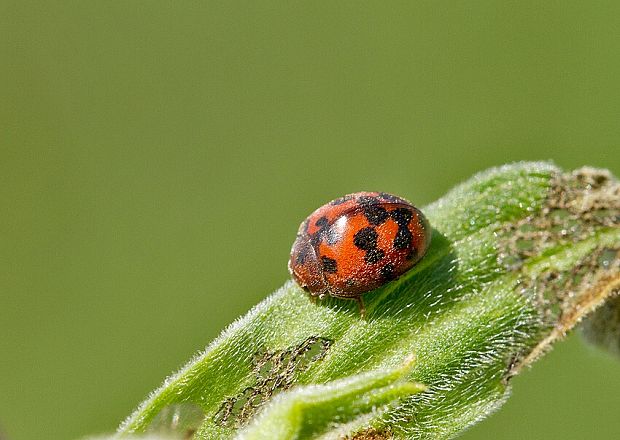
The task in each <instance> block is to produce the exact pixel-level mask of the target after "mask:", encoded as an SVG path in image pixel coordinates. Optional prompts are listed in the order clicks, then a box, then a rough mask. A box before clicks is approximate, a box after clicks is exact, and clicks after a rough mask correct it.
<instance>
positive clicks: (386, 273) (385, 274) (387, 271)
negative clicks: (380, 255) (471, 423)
mask: <svg viewBox="0 0 620 440" xmlns="http://www.w3.org/2000/svg"><path fill="white" fill-rule="evenodd" d="M380 272H381V278H383V279H384V280H385V281H390V280H393V279H394V278H395V275H394V265H393V264H392V263H388V264H386V265H385V266H383V267H382V268H381V271H380Z"/></svg>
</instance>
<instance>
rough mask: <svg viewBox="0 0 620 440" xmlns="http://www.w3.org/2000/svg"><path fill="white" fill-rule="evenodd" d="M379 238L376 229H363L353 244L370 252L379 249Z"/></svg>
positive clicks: (356, 234) (356, 235)
mask: <svg viewBox="0 0 620 440" xmlns="http://www.w3.org/2000/svg"><path fill="white" fill-rule="evenodd" d="M378 236H379V234H377V231H375V229H374V228H371V227H366V228H362V229H360V230H359V231H357V232H356V233H355V235H354V236H353V244H355V246H357V247H358V248H360V249H361V250H363V251H369V250H371V249H374V248H376V247H377V237H378Z"/></svg>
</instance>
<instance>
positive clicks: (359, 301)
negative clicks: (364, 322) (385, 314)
mask: <svg viewBox="0 0 620 440" xmlns="http://www.w3.org/2000/svg"><path fill="white" fill-rule="evenodd" d="M355 300H356V301H357V305H358V306H359V307H360V317H361V318H362V319H366V307H365V306H364V300H363V299H362V297H361V296H358V297H357V298H355Z"/></svg>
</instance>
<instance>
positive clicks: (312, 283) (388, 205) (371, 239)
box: [288, 192, 431, 315]
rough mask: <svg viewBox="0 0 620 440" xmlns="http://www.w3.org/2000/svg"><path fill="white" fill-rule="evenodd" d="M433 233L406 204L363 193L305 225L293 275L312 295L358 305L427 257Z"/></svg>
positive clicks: (325, 207) (299, 237) (291, 269)
mask: <svg viewBox="0 0 620 440" xmlns="http://www.w3.org/2000/svg"><path fill="white" fill-rule="evenodd" d="M430 241H431V228H430V225H429V224H428V221H427V220H426V217H424V214H422V212H421V211H420V210H419V209H417V208H416V207H415V206H413V205H412V204H411V203H409V202H408V201H407V200H405V199H402V198H400V197H397V196H394V195H392V194H387V193H382V192H358V193H354V194H349V195H346V196H344V197H340V198H338V199H336V200H333V201H331V202H329V203H327V204H326V205H323V206H321V207H320V208H319V209H317V210H316V211H314V212H313V213H312V214H310V216H309V217H308V218H307V219H306V220H305V221H304V222H303V223H302V224H301V225H300V227H299V231H298V233H297V239H296V240H295V243H294V244H293V248H292V249H291V258H290V260H289V264H288V267H289V272H290V273H291V275H292V276H293V278H294V279H295V281H297V283H298V284H299V285H300V286H301V287H302V288H303V289H304V290H306V291H307V292H309V293H310V294H311V295H312V296H318V297H319V298H324V297H325V296H326V295H330V296H334V297H336V298H347V299H354V300H356V301H358V303H359V305H360V312H361V314H362V315H364V303H363V301H362V294H363V293H365V292H368V291H370V290H374V289H376V288H378V287H380V286H382V285H384V284H385V283H387V282H389V281H391V280H393V279H395V278H397V277H399V276H400V275H402V274H403V273H405V272H406V271H408V270H409V269H411V268H412V267H413V266H414V265H415V264H416V263H417V262H418V261H420V259H421V258H422V257H423V256H424V254H425V253H426V250H427V249H428V246H429V244H430Z"/></svg>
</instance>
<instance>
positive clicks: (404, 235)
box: [394, 226, 413, 249]
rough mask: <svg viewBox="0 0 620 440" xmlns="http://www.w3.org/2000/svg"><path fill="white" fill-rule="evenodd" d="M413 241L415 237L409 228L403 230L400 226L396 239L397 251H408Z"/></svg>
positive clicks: (395, 246)
mask: <svg viewBox="0 0 620 440" xmlns="http://www.w3.org/2000/svg"><path fill="white" fill-rule="evenodd" d="M411 240H413V235H411V231H409V229H407V228H401V227H400V226H399V228H398V231H397V232H396V237H394V248H395V249H407V248H408V247H409V246H411Z"/></svg>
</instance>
